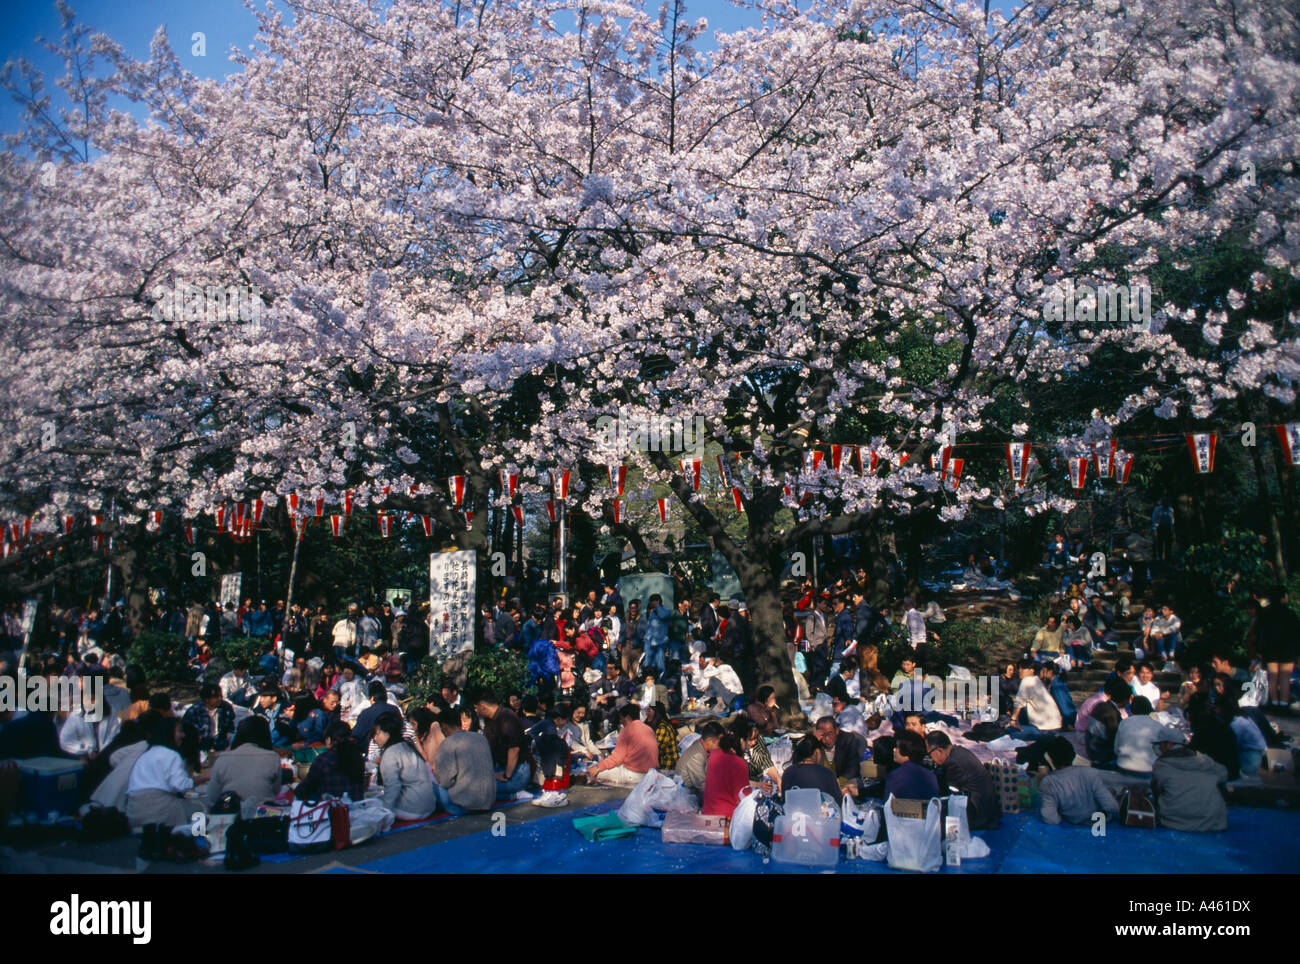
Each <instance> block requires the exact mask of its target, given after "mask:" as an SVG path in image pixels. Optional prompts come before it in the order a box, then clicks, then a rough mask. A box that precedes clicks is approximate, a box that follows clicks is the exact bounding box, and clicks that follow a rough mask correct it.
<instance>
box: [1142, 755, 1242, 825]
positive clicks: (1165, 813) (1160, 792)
mask: <svg viewBox="0 0 1300 964" xmlns="http://www.w3.org/2000/svg"><path fill="white" fill-rule="evenodd" d="M1156 749H1157V753H1158V756H1157V758H1156V762H1155V765H1154V766H1153V767H1152V768H1151V789H1152V790H1154V791H1155V805H1156V820H1157V821H1158V822H1159V824H1160V826H1162V827H1168V828H1169V829H1170V830H1187V831H1190V832H1192V833H1217V832H1220V831H1223V830H1227V829H1228V805H1227V803H1226V802H1225V800H1224V797H1223V790H1222V787H1223V784H1225V783H1227V782H1228V770H1227V768H1226V767H1224V765H1223V764H1222V763H1216V762H1215V761H1214V760H1211V759H1210V758H1209V757H1208V756H1206V755H1205V754H1204V753H1198V752H1196V751H1195V750H1193V749H1192V748H1191V747H1189V746H1187V745H1186V744H1184V743H1181V742H1177V743H1176V742H1172V741H1162V742H1161V743H1159V744H1158V746H1157V748H1156Z"/></svg>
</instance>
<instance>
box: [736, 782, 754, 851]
mask: <svg viewBox="0 0 1300 964" xmlns="http://www.w3.org/2000/svg"><path fill="white" fill-rule="evenodd" d="M757 811H758V793H756V792H755V790H754V788H753V787H742V788H741V790H740V803H738V804H736V809H735V811H734V812H733V813H732V814H731V849H732V850H748V849H749V845H750V844H751V843H753V841H754V814H755V813H756V812H757Z"/></svg>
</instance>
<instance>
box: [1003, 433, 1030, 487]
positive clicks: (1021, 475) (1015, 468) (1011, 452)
mask: <svg viewBox="0 0 1300 964" xmlns="http://www.w3.org/2000/svg"><path fill="white" fill-rule="evenodd" d="M1007 469H1008V471H1010V473H1011V481H1013V482H1024V481H1025V479H1027V478H1028V477H1029V443H1028V442H1008V443H1007Z"/></svg>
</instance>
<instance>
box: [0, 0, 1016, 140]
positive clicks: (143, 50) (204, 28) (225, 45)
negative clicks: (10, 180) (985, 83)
mask: <svg viewBox="0 0 1300 964" xmlns="http://www.w3.org/2000/svg"><path fill="white" fill-rule="evenodd" d="M257 2H258V5H259V6H261V3H262V0H257ZM71 5H72V8H73V9H74V10H75V11H76V13H77V16H78V18H79V19H80V20H81V21H82V22H84V23H87V24H89V25H90V26H91V27H93V28H95V29H96V30H100V31H102V32H104V33H106V34H108V35H109V36H110V37H112V38H113V39H114V40H115V41H117V42H118V43H119V44H121V45H122V46H123V47H124V48H126V50H127V52H128V53H130V54H132V55H133V56H136V57H144V56H146V55H147V54H148V52H149V40H150V38H152V37H153V34H154V31H156V30H157V29H158V26H159V25H160V24H165V25H166V27H167V32H168V34H169V36H170V37H171V41H172V47H173V48H174V49H175V50H176V51H177V52H178V53H179V54H180V55H181V59H182V62H183V63H185V64H186V66H187V67H188V68H189V69H190V70H192V71H194V73H196V74H198V75H199V76H202V77H224V76H225V75H226V74H228V73H229V72H230V71H231V69H232V65H231V64H230V63H229V61H228V59H227V54H228V51H229V50H230V48H231V47H232V46H236V45H237V46H241V47H246V46H248V44H249V43H251V42H252V40H253V37H254V35H255V34H256V31H257V21H256V20H255V19H254V17H253V14H252V12H251V11H250V10H248V9H247V8H246V7H245V6H244V3H243V2H242V0H71ZM994 5H995V6H996V7H998V8H1000V9H1005V8H1007V7H1009V6H1011V2H1010V0H996V2H995V4H994ZM687 8H688V13H689V15H690V17H691V18H692V19H694V18H697V17H704V18H706V19H707V20H708V21H709V30H710V32H712V31H713V30H724V31H729V30H735V29H738V28H742V27H747V26H757V24H758V22H759V20H758V16H757V15H756V14H755V13H754V12H753V11H752V10H741V9H737V8H736V7H734V6H732V5H731V4H730V3H728V2H726V0H695V2H693V3H692V2H690V0H687ZM0 12H2V16H3V21H2V22H0V62H3V61H8V60H11V59H13V58H15V57H24V58H26V59H27V60H29V61H31V62H32V63H34V64H36V66H37V67H39V68H40V69H41V70H42V71H44V73H45V78H46V84H47V86H49V87H53V83H54V81H55V80H56V79H57V78H58V77H59V76H60V75H61V74H62V72H63V68H62V64H60V63H59V61H58V60H56V59H55V58H53V57H50V56H49V55H48V54H47V53H46V52H45V51H44V50H43V49H42V48H41V47H40V46H39V45H38V44H37V43H36V37H37V36H38V35H44V36H47V37H50V38H52V39H53V38H57V37H58V34H59V14H58V11H57V10H56V9H55V6H54V3H53V0H0ZM196 31H198V32H202V33H203V34H204V36H205V39H206V46H207V54H206V56H203V57H195V56H192V55H191V53H190V49H191V40H190V38H191V36H192V35H193V34H194V33H195V32H196ZM701 41H702V42H701V43H700V47H701V48H702V49H708V48H709V47H710V46H711V43H710V42H709V41H708V40H706V39H705V38H701ZM20 117H21V112H20V109H19V107H18V105H17V104H15V103H14V102H13V101H12V100H11V99H9V98H8V97H3V98H0V130H5V131H9V130H14V129H15V128H16V127H17V126H18V123H19V119H20Z"/></svg>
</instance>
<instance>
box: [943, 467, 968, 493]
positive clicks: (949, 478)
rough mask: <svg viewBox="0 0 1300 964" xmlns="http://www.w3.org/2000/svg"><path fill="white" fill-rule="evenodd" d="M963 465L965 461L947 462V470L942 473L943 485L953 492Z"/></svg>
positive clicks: (955, 489)
mask: <svg viewBox="0 0 1300 964" xmlns="http://www.w3.org/2000/svg"><path fill="white" fill-rule="evenodd" d="M965 464H966V460H965V459H949V460H948V468H947V470H946V471H945V472H944V473H943V476H944V480H945V484H946V485H947V486H948V488H949V489H950V490H951V491H953V492H956V491H957V483H958V481H959V480H960V479H961V470H962V466H963V465H965Z"/></svg>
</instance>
